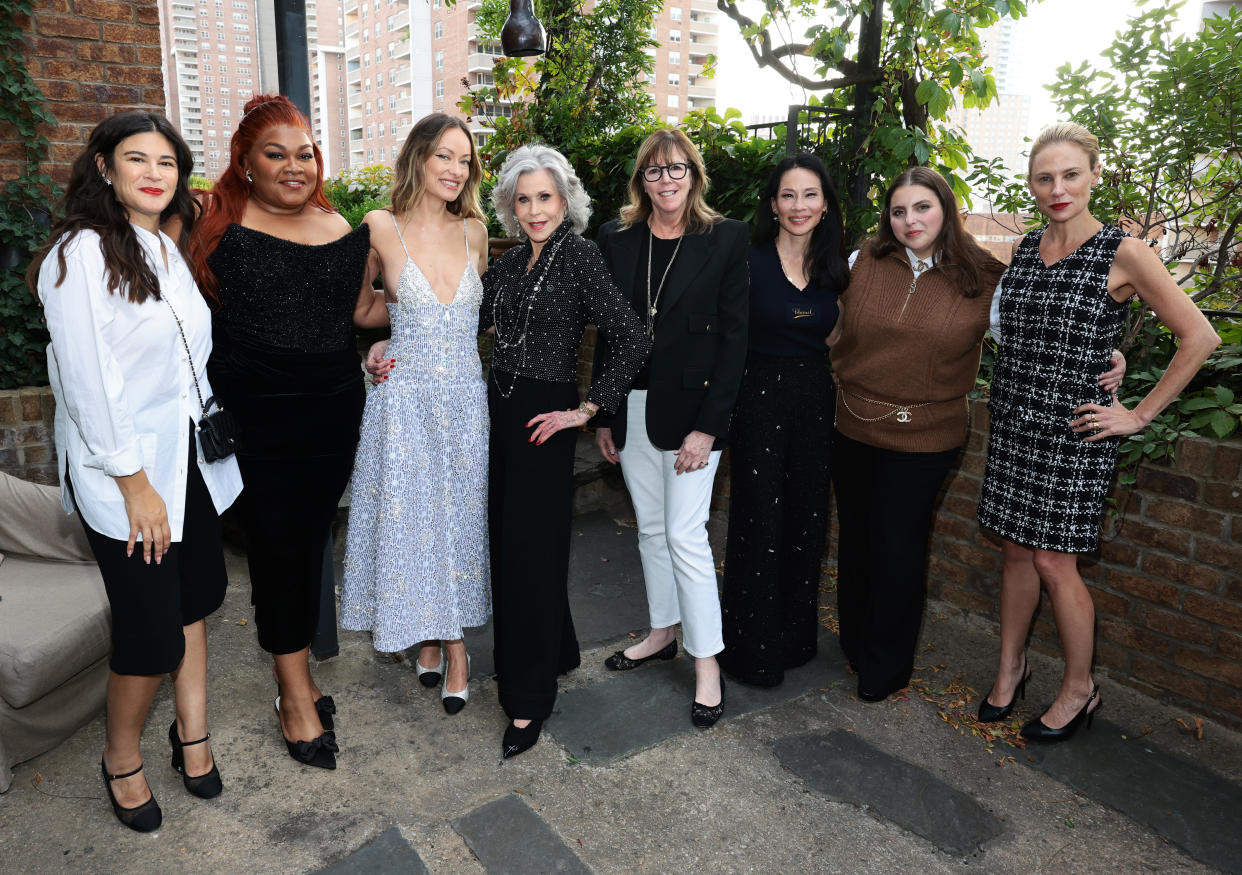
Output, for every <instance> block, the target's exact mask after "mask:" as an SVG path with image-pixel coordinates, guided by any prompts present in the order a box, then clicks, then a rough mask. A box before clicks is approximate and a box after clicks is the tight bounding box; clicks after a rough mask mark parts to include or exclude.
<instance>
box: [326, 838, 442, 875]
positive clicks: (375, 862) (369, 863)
mask: <svg viewBox="0 0 1242 875" xmlns="http://www.w3.org/2000/svg"><path fill="white" fill-rule="evenodd" d="M359 872H365V873H367V875H428V873H427V866H426V865H425V864H424V863H423V858H422V857H420V856H419V855H418V851H416V850H414V849H413V848H412V847H410V844H409V842H407V841H406V840H405V839H404V838H402V837H401V830H399V829H397V828H396V827H395V826H394V827H391V828H390V829H388V830H387V831H386V832H384V833H381V834H380V835H379V836H377V837H376V838H374V839H372V840H371V841H369V842H367V843H366V844H365V845H363V846H362V847H361V848H359V849H358V850H356V851H354V852H353V853H352V854H350V855H349V856H348V857H346V858H345V859H343V860H338V861H337V862H335V863H333V864H332V865H331V866H328V867H326V868H324V869H320V870H319V872H318V875H356V873H359Z"/></svg>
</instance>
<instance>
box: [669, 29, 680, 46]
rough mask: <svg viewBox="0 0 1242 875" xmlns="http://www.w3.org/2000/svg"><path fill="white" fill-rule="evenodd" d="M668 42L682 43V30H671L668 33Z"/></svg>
mask: <svg viewBox="0 0 1242 875" xmlns="http://www.w3.org/2000/svg"><path fill="white" fill-rule="evenodd" d="M668 41H669V42H670V43H679V42H681V31H680V30H670V31H669V32H668Z"/></svg>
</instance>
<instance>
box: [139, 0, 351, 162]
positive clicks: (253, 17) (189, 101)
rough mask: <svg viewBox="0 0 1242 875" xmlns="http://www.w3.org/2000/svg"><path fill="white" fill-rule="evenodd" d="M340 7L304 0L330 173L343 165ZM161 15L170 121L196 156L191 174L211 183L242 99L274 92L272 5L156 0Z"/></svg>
mask: <svg viewBox="0 0 1242 875" xmlns="http://www.w3.org/2000/svg"><path fill="white" fill-rule="evenodd" d="M340 5H341V4H340V0H327V2H324V0H306V35H307V44H308V51H309V61H310V80H311V83H310V84H311V122H312V125H313V128H314V134H315V138H316V142H317V143H319V146H320V148H321V149H322V151H323V153H324V158H325V163H326V168H325V169H326V170H327V172H328V173H334V172H336V171H337V170H340V169H341V168H343V167H346V166H348V160H347V137H346V128H345V125H346V119H347V112H346V104H345V57H344V48H343V46H344V37H345V33H344V30H345V26H344V18H343V15H342V13H341V9H340ZM159 9H160V29H161V33H162V42H163V49H164V82H165V85H166V101H167V111H168V117H169V119H170V120H171V121H172V122H173V124H174V125H175V126H176V127H177V129H178V131H180V132H181V136H182V137H184V138H185V141H186V143H188V144H189V146H190V150H191V152H193V153H194V169H195V172H198V173H202V174H204V175H206V176H207V177H208V178H210V179H215V178H216V177H218V176H219V175H220V174H221V173H222V172H224V168H225V167H227V166H228V162H229V139H230V138H231V137H232V135H233V131H234V130H236V128H237V122H238V120H239V119H240V118H241V117H242V114H243V112H244V107H245V105H246V101H248V100H249V99H250V98H251V97H252V96H254V95H255V94H260V93H264V92H276V91H278V90H279V83H278V80H277V76H276V64H275V58H276V38H275V13H274V9H273V5H272V3H271V0H160V3H159ZM321 10H322V11H323V12H324V15H323V16H322V17H320V14H319V13H320V11H321Z"/></svg>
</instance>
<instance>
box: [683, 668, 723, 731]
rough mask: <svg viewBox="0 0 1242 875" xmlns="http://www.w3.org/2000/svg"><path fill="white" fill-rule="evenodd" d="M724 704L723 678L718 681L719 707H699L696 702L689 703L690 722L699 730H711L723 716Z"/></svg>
mask: <svg viewBox="0 0 1242 875" xmlns="http://www.w3.org/2000/svg"><path fill="white" fill-rule="evenodd" d="M724 703H725V682H724V678H721V679H720V704H719V705H710V706H709V705H700V704H699V703H698V702H696V701H693V700H692V701H691V702H690V722H691V723H693V724H694V725H695V726H697V727H698V728H699V729H711V728H712V727H713V726H715V725H716V721H717V720H719V719H720V717H721V715H723V714H724Z"/></svg>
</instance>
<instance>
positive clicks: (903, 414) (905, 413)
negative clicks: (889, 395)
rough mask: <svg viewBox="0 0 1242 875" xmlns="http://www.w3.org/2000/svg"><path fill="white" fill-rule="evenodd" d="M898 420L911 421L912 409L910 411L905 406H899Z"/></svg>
mask: <svg viewBox="0 0 1242 875" xmlns="http://www.w3.org/2000/svg"><path fill="white" fill-rule="evenodd" d="M897 421H898V422H909V421H910V411H909V410H907V409H906V408H904V407H901V408H898V410H897Z"/></svg>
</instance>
